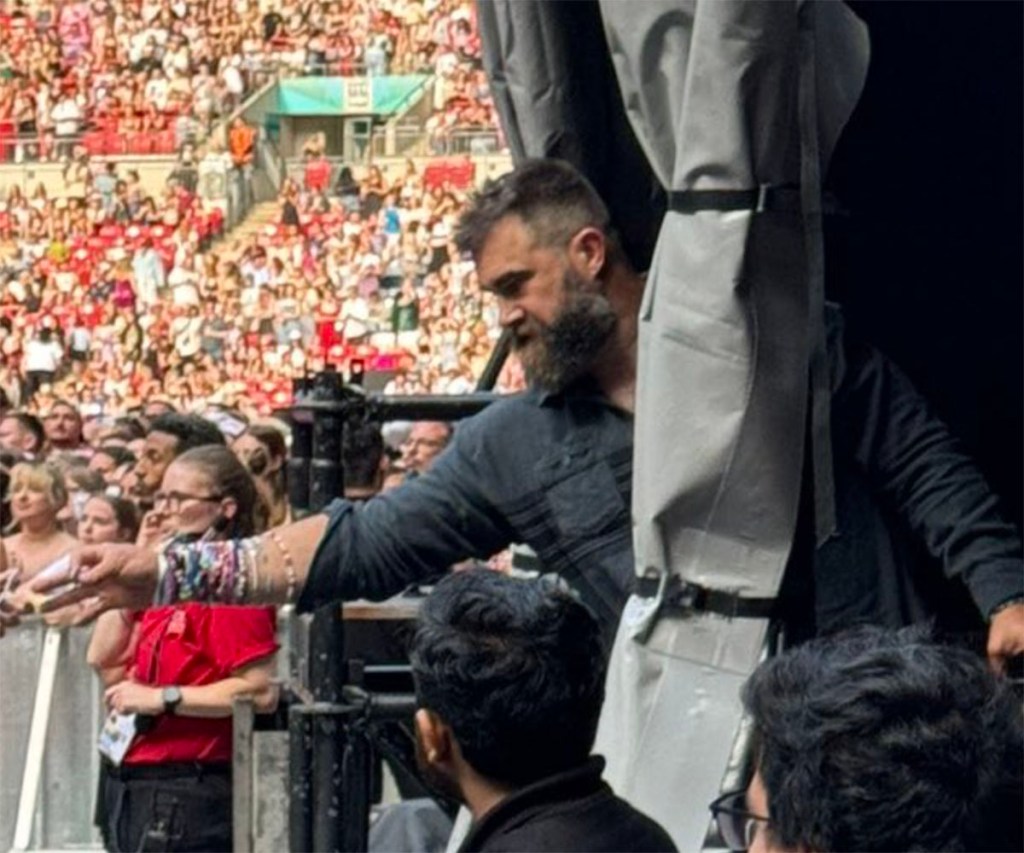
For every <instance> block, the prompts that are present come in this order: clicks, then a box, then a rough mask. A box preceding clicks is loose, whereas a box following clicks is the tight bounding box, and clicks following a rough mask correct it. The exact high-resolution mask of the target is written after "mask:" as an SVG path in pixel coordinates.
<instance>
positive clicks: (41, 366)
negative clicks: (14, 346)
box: [24, 338, 64, 373]
mask: <svg viewBox="0 0 1024 853" xmlns="http://www.w3.org/2000/svg"><path fill="white" fill-rule="evenodd" d="M63 357H64V350H63V349H62V348H61V345H60V344H59V343H57V341H54V340H50V341H48V342H44V341H41V340H39V339H38V338H33V339H32V340H30V341H29V342H28V343H27V344H25V361H24V368H25V372H26V373H28V372H30V371H34V370H38V371H48V372H50V373H53V372H54V371H56V369H57V368H58V367H60V361H61V359H62V358H63Z"/></svg>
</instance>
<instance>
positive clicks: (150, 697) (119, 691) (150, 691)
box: [103, 681, 164, 716]
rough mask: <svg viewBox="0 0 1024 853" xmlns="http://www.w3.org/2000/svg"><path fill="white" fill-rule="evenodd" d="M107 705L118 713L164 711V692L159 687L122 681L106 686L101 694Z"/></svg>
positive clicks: (150, 713) (153, 713)
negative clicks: (104, 691)
mask: <svg viewBox="0 0 1024 853" xmlns="http://www.w3.org/2000/svg"><path fill="white" fill-rule="evenodd" d="M103 698H104V700H105V701H106V703H107V707H108V708H110V709H111V710H112V711H117V712H118V713H119V714H149V715H150V716H153V715H156V714H162V713H163V712H164V694H163V690H161V689H160V688H159V687H151V686H150V685H148V684H139V683H138V682H136V681H122V682H120V683H118V684H115V685H114V686H113V687H108V688H107V692H106V693H104V694H103Z"/></svg>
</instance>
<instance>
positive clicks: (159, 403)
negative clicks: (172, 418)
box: [142, 400, 177, 424]
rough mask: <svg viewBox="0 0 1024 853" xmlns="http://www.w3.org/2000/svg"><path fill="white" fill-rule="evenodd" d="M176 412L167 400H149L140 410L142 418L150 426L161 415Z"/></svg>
mask: <svg viewBox="0 0 1024 853" xmlns="http://www.w3.org/2000/svg"><path fill="white" fill-rule="evenodd" d="M176 412H177V409H175V408H174V405H173V404H172V403H171V402H170V401H169V400H150V401H149V402H148V403H146V405H145V406H143V408H142V417H143V418H144V419H145V420H146V421H147V422H148V423H150V424H152V423H153V421H155V420H156V419H157V418H158V417H160V416H161V415H170V414H174V413H176Z"/></svg>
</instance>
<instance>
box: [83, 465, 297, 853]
mask: <svg viewBox="0 0 1024 853" xmlns="http://www.w3.org/2000/svg"><path fill="white" fill-rule="evenodd" d="M153 511H154V513H156V514H157V515H158V516H159V520H160V529H161V531H162V532H163V533H164V534H166V535H170V536H172V537H173V538H174V539H175V540H177V541H197V540H203V541H210V540H216V539H224V538H234V537H239V536H251V535H253V534H255V533H257V532H259V531H260V530H262V529H263V527H264V526H265V519H266V513H265V509H264V508H263V507H262V505H261V503H260V501H259V497H258V495H257V492H256V488H255V486H254V484H253V481H252V478H251V477H250V476H249V474H248V472H247V471H246V470H245V468H244V467H243V466H242V464H241V463H240V462H239V461H238V459H237V458H236V457H235V455H234V454H233V453H232V452H231V451H230V450H228V448H227V447H224V446H223V445H207V446H203V447H198V448H194V449H192V450H189V451H186V452H185V453H183V454H181V455H180V456H178V457H177V458H176V459H175V460H174V461H173V462H172V463H171V464H170V466H169V467H168V468H167V470H166V472H165V473H164V476H163V480H162V481H161V485H160V489H159V491H157V492H156V494H155V495H154V510H153ZM274 614H275V612H274V609H273V608H270V607H212V608H210V607H205V606H203V605H200V604H179V605H174V606H168V607H154V608H150V609H147V610H143V611H137V612H131V611H124V610H121V611H113V612H111V613H107V614H104V615H103V616H102V617H101V618H100V620H99V621H98V623H97V626H96V631H95V633H94V634H93V638H92V641H91V643H90V646H89V652H88V660H89V663H90V665H91V666H93V668H95V669H96V671H97V672H98V674H99V675H100V677H101V678H102V679H103V681H104V684H105V685H106V688H107V689H106V693H105V699H106V702H107V705H108V707H109V708H110V712H111V717H110V719H109V720H108V725H107V727H105V733H104V735H101V752H103V753H104V761H103V767H104V772H103V778H102V780H101V790H100V792H99V802H98V808H97V822H98V824H99V826H100V829H101V832H102V834H103V841H104V845H105V846H106V848H107V849H108V850H114V851H120V850H139V849H156V848H155V845H158V844H163V845H165V847H164V848H160V849H167V848H168V847H169V848H170V849H175V850H231V848H232V837H231V825H232V824H231V776H230V760H231V708H232V702H233V700H234V698H235V697H236V696H239V695H249V696H251V697H253V699H254V702H255V706H256V711H257V712H258V713H268V712H271V711H273V709H274V708H275V707H276V704H277V697H278V691H277V687H276V686H275V685H274V683H273V680H272V679H273V675H274V671H275V652H276V650H277V643H276V640H275V615H274Z"/></svg>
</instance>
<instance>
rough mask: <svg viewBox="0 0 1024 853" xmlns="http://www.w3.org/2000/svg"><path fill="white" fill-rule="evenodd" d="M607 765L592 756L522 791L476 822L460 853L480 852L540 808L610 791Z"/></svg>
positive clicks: (599, 757)
mask: <svg viewBox="0 0 1024 853" xmlns="http://www.w3.org/2000/svg"><path fill="white" fill-rule="evenodd" d="M604 764H605V762H604V759H603V758H602V757H601V756H599V755H592V756H590V758H588V759H587V760H586V762H585V763H583V764H581V765H580V766H579V767H574V768H573V769H572V770H566V771H565V772H563V773H556V774H555V775H554V776H548V777H546V778H544V779H541V780H540V781H538V782H534V783H532V784H530V785H527V786H526V787H524V788H520V789H519V790H518V791H516V792H515V793H514V794H511V795H510V796H508V797H506V798H505V799H504V800H502V801H501V802H500V803H498V805H496V806H495V807H494V808H492V809H491V810H490V811H489V812H487V813H486V814H485V815H484V816H483V817H481V818H480V820H478V821H476V822H474V824H473V826H472V828H471V829H470V831H469V834H468V835H467V836H466V838H465V840H464V841H463V842H462V845H461V846H460V847H459V851H460V853H461V851H469V850H478V849H480V847H481V846H482V845H483V843H484V841H485V839H487V838H488V837H489V836H491V835H493V834H494V833H495V832H497V831H499V830H500V829H501V828H502V827H504V826H507V825H508V823H509V822H510V821H512V820H514V819H515V817H516V816H517V815H520V814H523V813H524V812H527V811H531V810H533V809H535V808H537V807H538V806H553V805H555V804H556V803H559V802H564V801H566V800H578V799H581V798H583V797H586V796H589V795H591V794H594V793H596V792H598V791H600V790H602V789H603V788H606V787H607V785H606V784H605V782H604V781H603V780H602V779H601V774H602V773H603V772H604Z"/></svg>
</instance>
